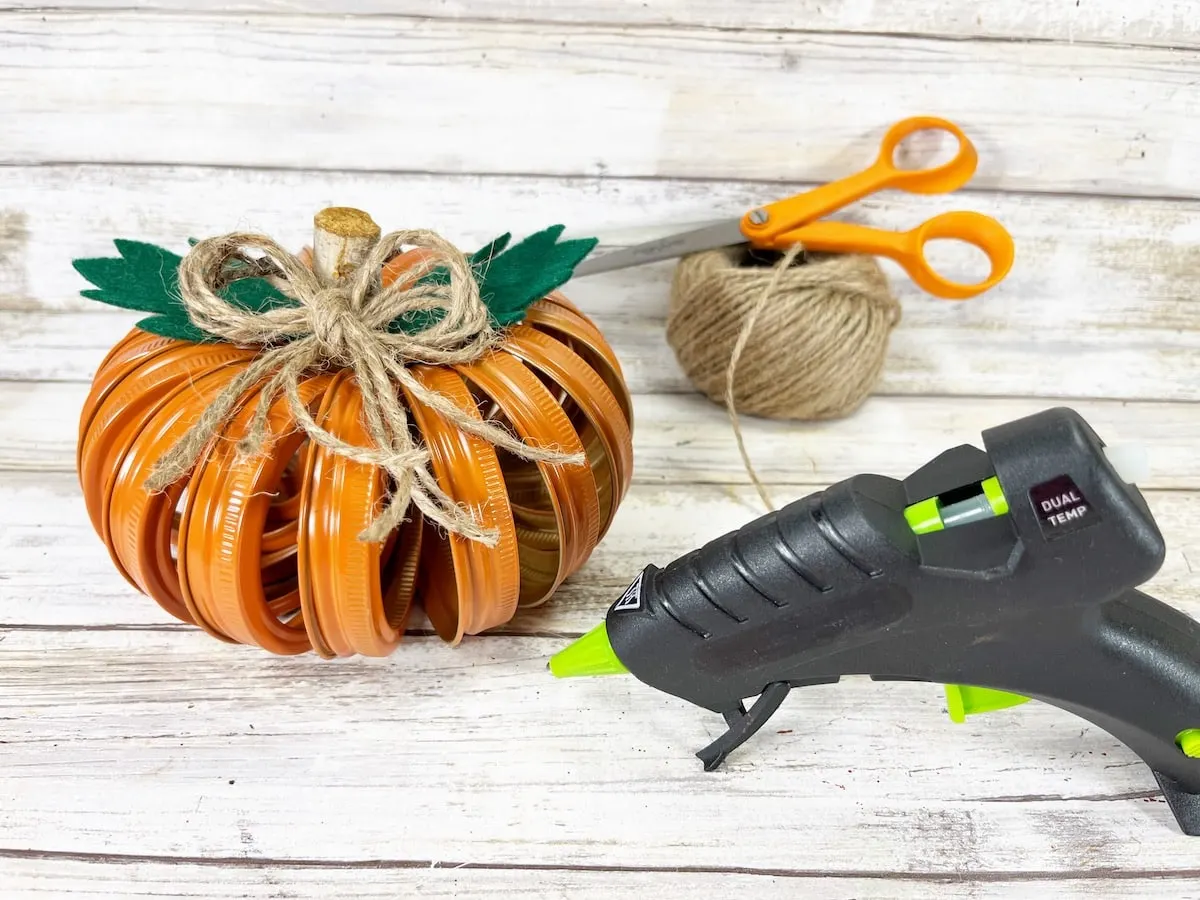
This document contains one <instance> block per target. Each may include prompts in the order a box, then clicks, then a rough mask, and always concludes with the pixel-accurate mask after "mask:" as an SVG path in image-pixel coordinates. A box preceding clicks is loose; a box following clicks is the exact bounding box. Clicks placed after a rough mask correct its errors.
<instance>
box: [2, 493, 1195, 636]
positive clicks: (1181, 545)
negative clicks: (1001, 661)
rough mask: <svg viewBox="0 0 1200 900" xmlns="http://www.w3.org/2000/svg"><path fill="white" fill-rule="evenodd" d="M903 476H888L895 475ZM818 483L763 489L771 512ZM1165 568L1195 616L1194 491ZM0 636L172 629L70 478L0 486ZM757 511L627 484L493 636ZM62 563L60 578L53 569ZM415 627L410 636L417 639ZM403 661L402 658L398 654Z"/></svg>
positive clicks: (581, 600)
mask: <svg viewBox="0 0 1200 900" xmlns="http://www.w3.org/2000/svg"><path fill="white" fill-rule="evenodd" d="M903 474H906V473H902V472H895V473H894V475H895V476H896V477H900V476H902V475H903ZM819 487H824V485H816V484H813V485H798V484H772V485H769V489H770V491H771V494H772V496H773V497H774V498H775V500H776V502H777V503H778V504H783V503H786V502H788V501H790V500H794V499H797V498H799V497H802V496H804V495H806V494H808V493H810V492H811V491H813V490H815V489H817V488H819ZM1147 498H1148V502H1149V504H1150V507H1151V509H1152V510H1153V512H1154V515H1155V517H1156V518H1157V519H1158V522H1159V525H1160V527H1161V528H1162V530H1163V535H1164V537H1165V539H1166V542H1167V548H1168V551H1167V558H1166V560H1165V561H1164V563H1163V567H1162V569H1161V570H1160V571H1159V573H1158V574H1157V575H1156V576H1155V578H1154V580H1153V581H1152V583H1150V585H1149V586H1148V587H1147V590H1149V591H1150V592H1151V593H1152V594H1153V595H1154V596H1156V597H1159V598H1160V599H1162V600H1163V601H1164V602H1167V603H1171V604H1172V605H1175V606H1178V607H1179V608H1181V609H1185V610H1188V611H1189V613H1191V614H1194V615H1196V616H1198V617H1200V493H1198V492H1195V491H1153V490H1151V491H1148V492H1147ZM0 509H2V510H4V529H3V531H2V532H0V558H3V559H4V561H5V563H4V575H3V577H0V628H3V627H5V626H12V627H20V628H49V629H71V628H100V629H104V628H117V629H122V628H173V627H176V625H178V626H179V627H181V628H186V629H187V630H189V631H190V630H191V626H186V625H183V624H182V623H178V622H177V620H176V619H174V618H172V617H170V616H168V615H166V614H165V613H163V612H162V611H161V610H160V609H159V608H158V606H157V605H156V604H155V603H154V601H153V600H151V599H149V598H148V597H145V596H143V595H142V594H139V593H138V592H137V591H135V590H134V589H133V588H131V587H130V586H129V585H128V584H127V583H126V582H125V581H124V580H123V579H122V578H121V576H120V575H119V574H118V573H117V571H116V570H115V568H114V567H113V564H112V561H111V560H110V559H109V557H108V553H107V552H106V550H105V548H104V545H103V543H102V542H101V540H100V538H99V537H98V536H97V535H96V534H95V532H94V531H93V530H92V527H91V523H90V522H89V521H88V518H87V514H86V512H85V511H84V508H83V499H82V497H81V496H80V494H79V488H78V485H77V484H76V481H75V478H74V476H73V475H70V474H67V473H15V472H8V473H4V475H3V476H2V479H0ZM765 511H766V510H765V509H764V508H763V507H762V505H761V503H760V501H759V500H758V496H757V494H756V493H755V492H754V490H753V489H751V488H749V487H745V486H740V485H738V486H734V485H692V484H653V483H639V484H635V485H634V487H633V489H632V491H631V493H630V495H629V497H628V498H627V499H626V501H625V503H624V504H623V506H622V507H621V509H620V511H619V512H618V513H617V518H616V520H615V521H614V523H613V527H612V530H611V531H610V532H609V534H608V535H607V536H606V537H605V539H604V541H602V542H601V543H600V545H599V546H598V547H597V548H596V550H595V552H594V553H593V554H592V557H591V558H590V559H589V560H588V562H587V563H586V564H585V565H584V567H583V569H582V570H581V571H580V572H579V573H578V574H577V575H576V576H574V577H573V578H571V579H569V580H568V581H567V582H566V584H564V585H563V587H562V588H561V589H560V590H559V592H558V593H557V594H555V597H554V599H553V600H552V601H551V602H550V603H549V604H548V605H546V606H544V607H539V608H538V609H533V610H523V611H522V612H521V613H520V614H519V615H518V616H517V617H516V618H515V619H514V620H513V621H512V622H511V623H510V624H509V625H506V626H505V627H504V628H503V629H501V631H503V632H505V633H508V632H516V633H523V634H546V633H554V634H563V635H566V634H581V633H583V632H584V631H587V630H588V629H589V628H590V627H591V626H592V625H594V624H595V622H596V621H598V620H599V619H600V618H602V617H603V615H604V612H605V610H607V609H608V607H609V606H610V605H611V604H612V602H613V601H614V600H615V599H616V598H617V597H618V596H620V593H621V591H622V590H624V589H625V587H626V585H628V584H629V581H630V580H631V579H632V578H633V576H634V575H635V574H636V573H637V572H639V571H641V569H642V568H643V567H644V566H645V565H647V564H648V563H655V564H658V565H663V564H665V563H666V562H669V561H670V560H672V559H674V558H676V557H678V556H681V555H683V554H684V553H686V552H687V551H688V550H691V549H692V548H693V547H697V546H700V545H701V544H703V543H705V542H706V541H709V540H711V539H713V538H716V537H719V536H720V535H722V534H725V533H726V532H728V531H731V530H733V529H735V528H737V527H739V526H741V525H743V524H744V523H746V522H749V521H750V520H751V519H754V518H756V517H757V516H760V515H762V514H763V513H764V512H765ZM65 558H66V559H70V560H71V565H70V566H69V567H67V568H65V569H64V567H63V564H62V561H63V559H65ZM424 627H425V623H424V621H415V622H414V623H413V628H414V629H415V630H418V631H419V630H422V629H423V628H424ZM401 652H403V651H401Z"/></svg>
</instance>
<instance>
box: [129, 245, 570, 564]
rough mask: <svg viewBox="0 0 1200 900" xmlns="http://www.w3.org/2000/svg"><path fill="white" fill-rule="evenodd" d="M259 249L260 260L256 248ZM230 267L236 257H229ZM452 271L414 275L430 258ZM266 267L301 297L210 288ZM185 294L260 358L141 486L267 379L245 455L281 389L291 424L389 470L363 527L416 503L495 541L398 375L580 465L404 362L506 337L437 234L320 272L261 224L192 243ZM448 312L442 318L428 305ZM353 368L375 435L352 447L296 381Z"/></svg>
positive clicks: (218, 331) (456, 415)
mask: <svg viewBox="0 0 1200 900" xmlns="http://www.w3.org/2000/svg"><path fill="white" fill-rule="evenodd" d="M404 246H412V247H416V248H421V249H424V250H426V251H428V252H427V253H425V254H423V256H422V258H420V260H419V261H418V262H417V263H416V265H415V266H414V267H413V268H412V269H410V270H406V272H405V274H404V277H403V278H401V279H397V280H396V281H395V282H393V283H392V284H390V285H387V286H384V285H383V284H382V269H383V266H384V265H385V264H386V263H387V262H388V260H390V259H391V258H392V257H393V256H395V255H396V254H397V253H398V252H400V251H401V248H402V247H404ZM255 252H257V253H258V254H261V256H260V257H257V258H256V257H255V256H252V255H251V254H252V253H255ZM231 264H232V265H231ZM439 267H440V268H442V269H444V270H445V271H446V272H447V274H448V278H446V279H441V280H437V281H433V282H430V281H426V282H423V283H422V282H420V279H421V277H422V276H423V275H425V274H427V273H428V272H429V271H432V270H433V269H434V268H439ZM264 276H270V277H272V279H273V281H274V282H275V283H276V284H277V285H278V286H279V289H280V290H281V291H283V293H285V294H287V295H288V296H289V297H291V298H292V299H293V300H294V301H296V305H295V306H280V307H276V308H272V309H266V310H262V311H252V310H248V309H244V308H241V307H239V306H236V305H234V304H232V303H230V302H228V301H227V300H225V299H224V298H223V297H221V296H220V295H219V294H218V293H217V292H218V291H219V290H221V289H223V288H224V287H226V286H228V284H230V283H231V282H232V281H235V280H238V279H240V278H253V277H264ZM179 288H180V294H181V300H182V302H183V305H184V307H185V308H186V310H187V312H188V316H189V318H190V319H191V321H192V322H193V323H194V324H195V325H196V326H197V327H199V328H201V329H203V330H204V331H206V332H208V333H210V334H212V335H214V336H215V337H218V338H221V339H223V340H226V341H229V342H231V343H234V344H238V345H257V346H260V347H261V348H262V350H261V352H260V353H259V355H258V356H257V357H256V358H255V359H254V360H253V361H251V363H250V364H249V365H248V366H247V367H246V369H245V370H243V371H242V372H241V373H240V374H239V375H238V376H237V377H236V378H234V379H233V380H232V381H231V382H230V383H229V384H228V385H227V386H226V387H225V388H224V389H223V390H222V391H221V392H220V393H219V394H218V395H217V397H216V398H215V399H214V400H213V402H212V403H211V404H210V405H209V406H208V407H207V408H206V409H205V410H204V412H203V413H202V414H201V415H200V417H199V418H198V420H197V421H196V422H195V423H194V424H193V425H192V426H191V427H190V428H189V429H188V431H187V432H186V433H185V434H184V435H183V436H182V437H181V438H180V439H179V440H178V441H177V442H176V443H175V444H174V445H173V446H172V447H171V448H170V449H169V450H168V451H167V452H166V453H165V454H164V455H163V456H162V457H161V458H160V459H159V460H157V461H156V462H155V464H154V466H153V468H152V469H151V472H150V476H149V478H148V479H147V482H146V487H147V488H148V489H150V490H152V491H161V490H164V489H165V488H167V487H168V486H170V485H172V484H175V483H176V482H178V481H179V480H180V479H181V478H183V477H184V476H186V475H187V474H188V472H190V471H191V470H192V468H193V467H194V465H195V464H196V461H197V459H198V458H199V457H200V455H201V453H203V452H204V449H205V447H207V446H208V445H209V442H210V441H212V440H213V439H214V438H215V437H217V436H218V435H220V434H222V433H223V432H224V431H225V429H226V428H228V427H229V425H230V423H231V421H232V419H233V416H234V414H235V408H236V406H237V404H238V401H239V400H240V399H241V398H242V397H243V396H244V395H245V394H246V392H247V391H249V390H250V389H251V388H252V387H253V386H254V385H258V384H261V385H262V386H261V388H260V390H259V395H258V399H257V403H258V407H257V409H256V410H255V412H254V415H253V416H252V418H251V420H250V422H249V424H248V427H247V429H246V433H245V435H244V436H242V437H241V439H240V440H239V441H238V444H237V454H238V456H239V458H243V459H244V458H247V457H253V456H256V455H258V454H260V453H262V452H263V450H264V447H265V446H266V444H267V442H268V440H269V439H270V438H271V437H272V434H271V429H270V413H271V410H272V409H273V407H274V405H275V403H276V401H277V400H278V399H279V398H280V397H282V398H283V400H284V402H285V403H286V405H287V408H288V410H289V412H290V413H291V415H292V417H293V418H294V420H295V422H296V424H297V426H298V427H299V428H300V429H301V430H303V431H304V433H305V434H306V435H307V436H308V438H309V439H310V440H312V441H313V442H314V443H316V444H318V445H319V446H321V447H323V448H325V449H326V450H328V451H330V452H331V453H335V454H337V455H339V456H342V457H345V458H347V459H350V460H353V461H355V462H359V463H363V464H366V465H373V466H378V467H379V468H381V469H383V470H384V471H385V472H386V473H387V474H388V475H389V476H390V479H391V482H392V483H391V496H390V497H389V498H388V499H387V501H386V502H385V504H384V507H383V509H382V511H381V512H380V513H379V514H378V515H377V516H376V518H375V519H374V521H372V523H371V524H370V525H369V526H368V527H367V528H366V530H365V531H363V533H362V534H361V535H359V537H360V538H361V539H362V540H367V541H375V542H378V541H382V540H384V539H386V538H387V536H388V535H389V534H390V533H391V532H392V531H394V530H395V529H396V528H398V527H399V525H400V524H401V523H402V522H403V521H404V517H405V514H406V512H407V510H408V507H409V505H410V504H413V505H415V506H416V507H417V508H418V509H419V510H420V511H421V512H422V513H423V514H424V516H425V518H426V519H428V520H429V521H431V522H433V523H435V524H437V525H440V526H441V527H442V528H444V529H445V530H446V531H448V532H451V533H453V534H458V535H461V536H463V537H465V538H468V539H470V540H474V541H480V542H483V543H485V544H487V545H489V546H494V545H495V544H496V542H497V540H498V539H499V535H498V532H497V531H496V529H488V528H484V527H483V526H482V525H481V524H480V523H478V522H477V521H476V520H475V518H474V517H473V516H472V515H471V511H470V510H469V509H467V508H466V507H465V506H463V505H461V504H459V503H456V502H455V501H454V499H453V498H452V497H450V496H449V495H448V494H447V493H446V492H445V491H444V490H443V489H442V488H441V487H440V486H439V485H438V483H437V479H436V478H435V477H434V476H433V474H432V472H430V471H429V468H428V467H429V461H430V454H429V451H428V450H426V449H425V448H424V447H419V446H417V444H416V443H415V441H414V440H413V437H412V435H411V433H410V430H409V419H408V415H407V413H406V411H405V407H404V404H403V403H402V402H401V400H400V393H399V389H398V384H399V385H402V386H403V387H404V388H406V389H407V390H408V391H410V392H411V393H412V395H413V396H414V397H416V398H417V399H418V400H419V401H420V402H422V403H424V404H426V405H427V406H429V407H430V408H431V409H433V410H434V411H435V412H436V413H437V414H438V415H439V416H441V417H442V418H443V419H444V420H446V421H447V422H448V423H449V424H451V425H453V426H455V427H457V428H458V429H460V430H462V431H465V432H467V433H469V434H471V435H474V436H476V437H478V438H481V439H483V440H485V441H487V442H489V443H491V444H493V445H495V446H497V447H500V448H502V449H504V450H506V451H508V452H509V453H512V454H513V455H515V456H517V457H519V458H521V459H525V460H528V461H531V462H545V463H550V464H555V465H582V464H584V463H585V462H586V460H585V459H584V457H583V455H582V454H567V453H564V452H562V451H561V450H560V449H559V448H555V447H532V446H530V445H528V444H526V443H525V442H524V441H522V440H521V439H520V438H518V437H516V436H515V435H513V434H512V433H511V432H509V431H508V430H507V429H505V428H503V427H501V426H500V425H499V424H497V423H495V422H490V421H485V420H483V419H482V418H479V417H477V416H475V415H471V413H470V412H469V411H467V410H464V409H463V408H461V407H459V406H458V405H457V404H456V403H454V402H453V401H452V400H450V399H449V398H447V397H444V396H443V395H441V394H439V393H437V392H436V391H433V390H430V389H428V388H426V387H425V386H424V385H423V384H422V383H421V382H420V380H419V379H418V378H416V377H415V376H414V375H413V374H412V373H411V372H410V371H409V368H408V367H409V366H411V365H421V364H424V365H451V366H452V365H464V364H469V363H471V362H473V361H475V360H477V359H479V358H481V357H482V356H484V355H485V354H487V353H490V352H492V351H493V350H495V349H496V348H497V346H498V345H499V343H500V341H501V340H502V337H503V336H502V334H501V333H500V332H499V331H497V330H496V329H495V328H494V327H493V325H492V320H491V318H490V315H489V312H488V308H487V305H486V304H485V303H484V302H483V300H482V298H481V297H480V294H479V285H478V283H477V282H476V280H475V276H474V273H473V272H472V270H471V265H470V261H469V260H468V259H467V257H466V256H465V255H464V254H463V253H462V252H461V251H459V250H458V249H457V248H456V247H454V246H453V245H452V244H450V243H449V242H448V241H446V240H445V239H443V238H442V237H440V236H439V235H437V234H436V233H434V232H432V231H427V230H402V231H396V232H392V233H390V234H387V235H384V236H383V237H381V238H380V239H379V241H378V242H377V243H376V244H375V245H374V246H373V247H372V248H371V250H370V251H369V253H368V254H367V255H366V258H365V259H364V260H363V261H362V263H361V265H359V266H358V267H357V268H356V269H355V270H354V271H353V272H352V273H351V274H350V275H349V276H347V277H345V278H342V279H340V280H338V281H336V282H335V281H332V280H330V279H325V278H322V276H321V275H320V274H319V273H317V272H315V271H314V270H313V269H312V268H310V267H309V266H308V265H306V264H305V263H304V261H303V259H301V258H300V257H298V256H294V255H293V254H291V253H289V252H288V251H286V250H285V249H284V248H283V247H281V246H280V245H279V244H277V243H276V242H275V241H274V240H272V239H271V238H269V237H266V236H265V235H260V234H252V233H232V234H227V235H222V236H219V237H214V238H208V239H206V240H203V241H200V242H199V243H197V244H196V245H195V246H193V247H192V248H191V250H190V252H189V253H188V255H187V256H186V257H184V259H183V261H182V262H181V264H180V266H179ZM439 310H440V311H442V313H443V314H442V315H441V316H436V315H429V314H430V313H435V312H437V311H439ZM409 316H419V317H421V327H420V328H417V329H415V330H413V331H411V332H409V331H404V330H392V328H391V327H390V326H391V324H392V323H393V322H394V321H396V320H397V319H398V318H401V317H409ZM330 366H336V367H342V368H347V369H350V370H351V371H352V372H353V375H354V377H355V379H356V382H357V385H358V388H359V390H360V391H361V393H362V399H363V407H364V419H365V426H366V430H367V433H368V434H369V436H370V439H371V443H372V444H373V446H369V447H360V446H355V445H353V444H350V443H348V442H346V441H344V440H342V439H341V438H339V437H337V436H336V435H334V434H331V433H330V432H329V431H327V430H326V429H325V428H323V427H322V426H321V425H320V424H318V423H317V421H316V420H315V419H314V418H313V416H312V414H311V413H310V411H309V409H308V408H307V406H306V405H305V403H304V402H303V399H302V397H301V396H300V382H301V380H303V378H304V377H305V375H306V373H309V372H311V371H313V370H315V369H326V368H328V367H330Z"/></svg>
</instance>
